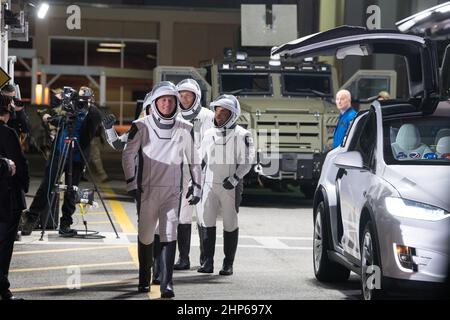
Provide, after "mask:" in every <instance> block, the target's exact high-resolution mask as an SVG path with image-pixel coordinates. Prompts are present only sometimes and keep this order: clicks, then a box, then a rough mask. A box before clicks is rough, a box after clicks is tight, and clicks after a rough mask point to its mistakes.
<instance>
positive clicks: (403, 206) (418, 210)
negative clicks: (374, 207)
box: [385, 197, 450, 221]
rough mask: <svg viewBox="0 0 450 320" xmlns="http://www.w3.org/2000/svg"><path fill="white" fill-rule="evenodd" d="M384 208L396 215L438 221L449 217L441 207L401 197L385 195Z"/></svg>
mask: <svg viewBox="0 0 450 320" xmlns="http://www.w3.org/2000/svg"><path fill="white" fill-rule="evenodd" d="M385 202H386V209H387V210H388V211H389V213H390V214H392V215H394V216H398V217H404V218H411V219H418V220H428V221H438V220H442V219H445V218H447V217H449V216H450V215H449V213H448V212H446V211H445V210H443V209H441V208H437V207H434V206H430V205H428V204H424V203H420V202H416V201H412V200H406V199H402V198H395V197H386V199H385Z"/></svg>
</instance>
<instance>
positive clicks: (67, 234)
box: [58, 224, 77, 238]
mask: <svg viewBox="0 0 450 320" xmlns="http://www.w3.org/2000/svg"><path fill="white" fill-rule="evenodd" d="M58 233H59V235H60V236H61V237H63V238H71V237H75V236H76V235H77V230H74V229H72V228H71V227H70V225H67V224H61V226H60V227H59V231H58Z"/></svg>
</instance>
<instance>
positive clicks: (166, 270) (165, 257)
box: [160, 241, 177, 298]
mask: <svg viewBox="0 0 450 320" xmlns="http://www.w3.org/2000/svg"><path fill="white" fill-rule="evenodd" d="M176 251H177V242H176V241H172V242H164V243H161V262H160V266H161V287H160V288H161V298H173V297H175V293H174V292H173V284H172V275H173V264H174V262H175V252H176Z"/></svg>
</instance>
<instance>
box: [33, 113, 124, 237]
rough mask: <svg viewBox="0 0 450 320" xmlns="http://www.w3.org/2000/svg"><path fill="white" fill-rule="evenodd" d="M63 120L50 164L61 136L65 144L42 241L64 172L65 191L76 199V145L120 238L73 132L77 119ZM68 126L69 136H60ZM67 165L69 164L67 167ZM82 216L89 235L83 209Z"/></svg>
mask: <svg viewBox="0 0 450 320" xmlns="http://www.w3.org/2000/svg"><path fill="white" fill-rule="evenodd" d="M61 121H63V123H62V125H61V127H60V128H59V132H58V134H57V135H56V139H55V142H54V143H55V145H54V150H53V154H52V158H51V159H50V166H52V165H53V162H54V155H55V150H56V148H58V144H59V143H60V139H61V138H63V139H64V141H63V142H64V146H63V149H62V151H61V152H60V155H59V158H58V164H57V170H56V175H55V177H54V180H53V181H52V182H51V184H50V186H51V189H52V191H51V201H50V202H49V204H48V213H47V217H46V219H45V223H44V225H43V226H42V232H41V238H40V241H43V239H44V234H45V228H46V226H47V224H48V219H49V218H50V216H52V218H53V215H54V214H52V207H53V204H54V202H55V200H56V197H57V195H58V194H59V192H60V191H62V189H61V188H60V187H61V185H62V184H61V181H60V179H61V176H62V174H63V173H64V172H65V174H66V175H65V179H66V185H65V186H64V188H63V190H64V191H65V192H70V193H71V196H72V197H73V198H72V199H75V194H74V191H75V190H74V186H73V183H72V181H73V180H72V173H73V151H74V149H75V147H77V148H78V151H79V153H80V156H81V158H82V160H83V162H84V163H85V164H86V168H87V171H88V176H89V179H90V180H91V182H92V183H93V185H94V190H95V192H96V193H97V195H98V197H99V198H100V200H101V202H102V205H103V208H104V210H105V212H106V215H107V216H108V219H109V222H110V223H111V226H112V228H113V230H114V232H115V234H116V238H117V239H119V238H120V237H119V234H118V233H117V230H116V228H115V226H114V223H113V221H112V219H111V216H110V214H109V211H108V209H107V207H106V204H105V201H104V200H103V197H102V195H101V193H100V192H99V188H98V186H97V184H96V183H95V181H94V179H93V178H92V172H91V169H90V167H89V164H88V161H87V159H86V156H85V155H84V153H83V150H82V149H81V146H80V143H79V141H78V139H77V138H76V137H74V134H73V132H74V129H75V128H74V126H75V124H74V122H75V120H74V119H73V118H72V119H68V118H63V119H62V120H61ZM66 126H67V128H68V130H67V131H68V134H67V136H66V137H60V135H61V134H64V133H65V128H66ZM66 165H67V167H66ZM51 175H52V170H51V169H50V177H51ZM82 210H83V209H82ZM82 216H83V223H84V225H85V232H86V236H88V230H87V222H86V221H85V219H84V211H82ZM97 233H98V232H97ZM97 233H95V234H97ZM101 238H103V237H101Z"/></svg>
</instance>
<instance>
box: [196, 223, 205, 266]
mask: <svg viewBox="0 0 450 320" xmlns="http://www.w3.org/2000/svg"><path fill="white" fill-rule="evenodd" d="M197 230H198V238H199V240H200V266H202V265H203V264H204V263H205V252H204V250H203V231H202V230H203V227H202V226H201V225H199V224H197Z"/></svg>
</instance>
